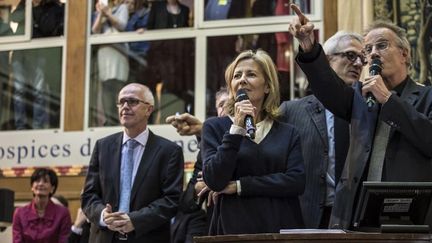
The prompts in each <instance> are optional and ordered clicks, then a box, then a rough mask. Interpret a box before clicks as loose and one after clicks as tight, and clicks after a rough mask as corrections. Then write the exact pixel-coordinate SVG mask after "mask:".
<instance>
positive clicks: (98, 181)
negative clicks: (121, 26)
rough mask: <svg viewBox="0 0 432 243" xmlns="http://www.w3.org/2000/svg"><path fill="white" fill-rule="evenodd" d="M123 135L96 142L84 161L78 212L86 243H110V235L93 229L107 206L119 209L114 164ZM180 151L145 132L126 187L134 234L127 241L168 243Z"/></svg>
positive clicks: (178, 184) (117, 166) (117, 175)
mask: <svg viewBox="0 0 432 243" xmlns="http://www.w3.org/2000/svg"><path fill="white" fill-rule="evenodd" d="M122 138H123V133H116V134H113V135H110V136H108V137H105V138H102V139H100V140H98V141H97V142H96V145H95V148H94V150H93V154H92V157H91V160H90V165H89V169H88V174H87V178H86V181H85V185H84V192H83V194H82V196H81V200H82V205H81V207H82V209H83V211H84V213H85V214H86V215H87V217H88V218H89V220H90V221H91V222H92V227H91V230H90V242H103V243H105V242H111V241H112V240H113V236H114V232H113V231H110V230H109V229H108V228H106V227H99V220H100V216H101V212H102V210H103V209H104V208H105V205H106V204H107V203H109V204H111V206H112V207H113V211H117V210H118V207H119V205H118V204H119V197H120V196H119V185H120V161H121V145H122ZM183 163H184V162H183V151H182V149H181V147H180V146H178V145H176V144H175V143H173V142H171V141H168V140H167V139H165V138H162V137H160V136H157V135H155V134H153V133H152V132H151V131H150V134H149V138H148V141H147V144H146V146H145V150H144V154H143V157H142V159H141V163H140V165H139V168H138V171H137V174H136V177H135V180H134V182H133V186H132V193H131V200H130V213H129V214H128V215H129V217H130V218H131V221H132V223H133V225H134V227H135V230H134V231H133V232H131V233H130V234H128V237H129V238H130V240H129V241H128V242H140V243H142V242H149V243H150V242H169V235H170V220H171V218H172V217H174V216H175V214H176V212H177V205H178V200H179V196H180V193H181V192H182V185H183Z"/></svg>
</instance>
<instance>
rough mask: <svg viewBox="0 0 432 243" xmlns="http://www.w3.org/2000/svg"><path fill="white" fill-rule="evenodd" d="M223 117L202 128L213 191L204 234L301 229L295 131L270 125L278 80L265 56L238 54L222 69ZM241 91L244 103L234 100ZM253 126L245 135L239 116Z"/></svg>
mask: <svg viewBox="0 0 432 243" xmlns="http://www.w3.org/2000/svg"><path fill="white" fill-rule="evenodd" d="M225 80H226V83H227V87H228V91H229V99H228V100H227V101H226V103H225V110H226V112H227V114H228V115H229V116H226V117H217V118H210V119H208V120H207V121H206V122H205V123H204V126H203V135H202V147H201V148H202V150H201V152H202V158H203V163H204V166H203V177H204V181H205V183H206V184H207V186H208V187H209V189H210V190H213V191H215V192H216V193H214V194H213V198H214V199H215V200H214V202H215V207H214V211H213V217H212V220H211V223H210V234H212V235H215V234H217V235H220V234H243V233H246V234H251V233H274V232H279V230H280V229H289V228H302V227H303V219H302V215H301V210H300V204H299V199H298V196H299V195H301V194H302V193H303V190H304V187H305V174H304V173H305V172H304V164H303V157H302V154H301V148H300V138H299V135H298V133H297V131H296V130H295V129H294V128H293V127H292V126H291V125H288V124H285V123H280V122H278V121H277V120H276V118H277V117H278V107H279V81H278V78H277V72H276V68H275V65H274V63H273V61H272V60H271V58H270V56H269V55H268V54H267V53H266V52H264V51H262V50H257V51H244V52H242V53H240V54H239V55H238V56H237V58H236V59H235V60H234V61H233V62H232V63H231V64H230V65H229V66H228V67H227V69H226V72H225ZM239 89H243V90H244V91H245V92H246V94H247V96H248V98H249V99H245V100H243V99H237V101H236V93H237V92H238V90H239ZM246 116H251V117H252V118H253V120H254V121H255V122H256V133H255V134H256V135H255V138H254V139H252V138H251V137H252V136H248V135H246V129H245V117H246Z"/></svg>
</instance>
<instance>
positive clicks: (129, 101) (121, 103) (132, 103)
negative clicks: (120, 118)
mask: <svg viewBox="0 0 432 243" xmlns="http://www.w3.org/2000/svg"><path fill="white" fill-rule="evenodd" d="M140 102H141V103H144V104H146V105H150V103H148V102H145V101H143V100H140V99H135V98H122V99H120V101H119V102H117V107H118V108H120V107H123V106H124V104H125V103H127V104H128V106H130V107H134V106H136V105H138V104H139V103H140Z"/></svg>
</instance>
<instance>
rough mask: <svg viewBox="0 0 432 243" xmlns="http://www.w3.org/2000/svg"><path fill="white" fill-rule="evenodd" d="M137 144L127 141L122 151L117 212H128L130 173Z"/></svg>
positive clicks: (130, 188) (130, 184)
mask: <svg viewBox="0 0 432 243" xmlns="http://www.w3.org/2000/svg"><path fill="white" fill-rule="evenodd" d="M138 144H139V143H138V142H137V141H135V140H134V139H129V140H128V141H127V142H126V144H125V146H126V150H123V151H124V153H123V154H122V160H121V168H120V171H121V172H120V203H119V212H125V213H128V212H129V204H130V195H131V190H132V171H133V165H134V161H133V151H134V149H135V148H136V146H138Z"/></svg>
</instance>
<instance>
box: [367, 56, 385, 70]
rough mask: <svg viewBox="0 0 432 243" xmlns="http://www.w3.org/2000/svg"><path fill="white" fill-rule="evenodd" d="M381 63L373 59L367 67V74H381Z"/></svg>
mask: <svg viewBox="0 0 432 243" xmlns="http://www.w3.org/2000/svg"><path fill="white" fill-rule="evenodd" d="M381 65H382V62H381V60H380V59H379V58H374V59H372V61H371V64H370V67H369V72H371V71H373V72H375V73H381V70H382V67H381Z"/></svg>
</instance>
